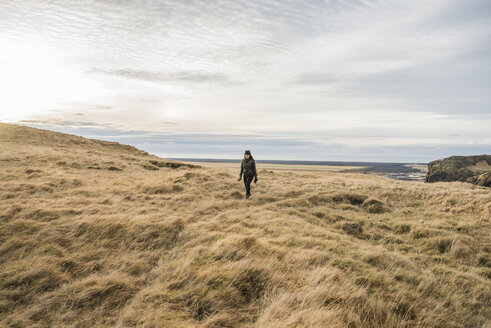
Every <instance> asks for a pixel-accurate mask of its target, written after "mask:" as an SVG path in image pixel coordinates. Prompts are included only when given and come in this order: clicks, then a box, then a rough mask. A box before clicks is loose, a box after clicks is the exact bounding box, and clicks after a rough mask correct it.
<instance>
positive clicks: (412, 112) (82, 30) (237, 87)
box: [0, 0, 491, 159]
mask: <svg viewBox="0 0 491 328" xmlns="http://www.w3.org/2000/svg"><path fill="white" fill-rule="evenodd" d="M26 17H29V19H26ZM490 17H491V5H490V4H489V1H487V0H472V1H458V0H422V1H417V2H407V1H403V0H395V1H390V2H388V1H375V0H359V1H346V0H343V1H341V0H331V1H270V0H257V1H229V2H215V1H199V0H183V1H181V0H162V1H160V0H153V1H145V2H132V1H116V0H114V1H96V0H89V1H86V2H83V3H81V2H80V1H74V0H65V1H60V0H55V1H50V2H49V3H48V2H43V1H35V2H30V3H27V2H26V3H24V2H14V1H4V2H0V47H2V48H5V49H9V51H4V52H2V53H0V68H2V67H4V68H9V67H16V69H15V70H11V71H12V76H14V77H15V76H17V75H18V74H17V68H18V69H22V68H25V67H27V68H29V69H26V70H25V72H24V73H25V74H24V75H22V76H25V77H29V76H30V75H29V74H34V75H36V74H37V75H39V76H35V77H36V78H35V79H27V81H42V83H43V85H44V83H46V85H45V89H46V90H48V91H49V90H55V92H51V93H49V95H46V93H45V92H39V91H38V92H37V93H36V92H35V90H36V88H35V84H33V82H31V83H30V85H31V86H32V90H31V91H26V90H20V91H19V92H17V93H15V94H18V95H25V94H27V95H30V96H29V97H26V99H31V98H32V101H29V102H20V103H18V102H17V100H16V99H14V98H13V97H10V101H11V102H10V104H11V105H16V106H2V112H1V113H0V119H3V120H5V119H15V120H32V121H37V123H36V124H39V125H41V124H45V125H46V126H50V127H55V128H64V129H74V130H77V129H78V130H77V131H80V132H82V131H83V133H87V134H88V135H89V134H91V133H92V134H93V131H98V133H101V134H102V133H104V135H105V136H108V137H110V136H114V137H118V136H121V135H120V134H118V133H117V132H116V131H123V132H122V133H129V132H128V131H146V132H145V133H143V132H141V136H142V137H141V138H140V137H136V134H134V133H132V134H131V136H133V137H134V138H132V139H127V141H128V142H141V145H142V146H144V147H157V148H158V143H159V142H161V141H162V140H172V141H171V143H172V145H174V146H172V147H178V146H179V145H180V146H182V147H183V148H182V152H184V153H186V154H191V153H192V152H193V151H195V152H196V154H198V153H200V152H201V151H203V153H205V154H206V149H208V150H210V152H209V154H216V156H218V154H220V152H221V150H220V149H221V146H220V145H222V146H223V145H229V146H227V147H230V148H227V149H228V150H227V152H228V153H233V151H232V150H233V149H234V148H233V147H239V146H240V145H243V144H241V141H240V140H241V139H240V138H238V139H234V138H233V137H231V136H233V135H234V133H237V134H238V135H241V136H243V138H244V139H245V140H249V139H250V138H251V136H258V138H259V137H260V139H254V140H255V141H254V142H257V147H258V150H259V149H261V148H262V149H264V150H266V149H268V152H265V153H264V155H265V156H266V155H267V154H269V153H271V154H273V153H275V154H276V153H278V155H275V156H280V155H279V153H281V154H284V156H285V158H286V156H290V155H287V154H290V153H289V152H288V149H289V147H290V149H292V148H291V147H293V149H295V155H293V154H292V155H291V156H298V157H300V158H299V159H302V157H305V156H314V157H315V156H319V157H322V156H325V157H330V156H338V158H337V159H342V158H339V156H346V157H350V159H352V158H351V156H352V155H353V154H358V155H359V156H369V155H370V154H369V153H367V152H365V151H364V150H363V149H366V150H367V151H371V152H374V153H376V154H379V155H378V156H380V157H381V158H389V157H391V156H392V155H391V154H396V155H395V156H401V158H402V157H404V156H406V157H410V156H415V157H418V156H420V155H421V154H426V153H425V152H428V155H424V156H427V157H431V156H430V152H431V151H433V152H434V153H435V154H437V153H438V154H440V153H441V152H439V151H438V149H446V150H445V151H455V152H465V151H464V150H465V149H466V148H465V147H468V148H467V149H468V150H469V151H470V150H472V151H479V150H481V149H483V148H482V147H484V148H485V147H486V146H487V147H488V149H489V147H490V146H491V142H490V140H491V132H490V131H489V128H488V127H489V126H490V125H491V116H490V115H489V108H490V105H491V96H490V93H489V92H488V91H487V89H488V88H489V85H490V83H491V71H490V67H491V57H490V56H489V53H490V51H491V37H490V36H491V18H490ZM18 46H19V47H18ZM16 49H17V50H16ZM26 49H27V50H29V49H32V50H33V51H25V50H26ZM39 49H42V50H43V52H42V54H43V56H42V57H40V56H39V55H38V53H37V52H36V51H34V50H39ZM16 51H17V52H16ZM30 53H32V56H29V54H30ZM31 57H32V58H31ZM19 58H20V59H19ZM40 58H41V59H42V60H41V59H40ZM21 59H22V60H21ZM29 60H32V61H33V62H32V63H31V65H26V64H29V63H28V62H29ZM44 61H48V62H49V64H50V65H47V66H43V65H44V64H45V63H44ZM2 65H3V66H2ZM12 65H13V66H12ZM36 67H46V69H44V70H39V72H38V73H36V69H35V68H36ZM54 67H58V70H59V72H72V73H73V74H72V73H71V74H61V73H60V74H58V75H56V76H50V74H49V73H50V72H52V68H54ZM31 69H32V71H31ZM2 77H3V78H4V79H5V86H6V87H8V86H10V85H11V84H12V83H11V81H10V79H7V78H5V75H2V76H1V77H0V84H1V82H2V80H1V79H2ZM55 80H56V81H55ZM23 81H24V80H22V81H20V82H22V83H18V85H19V87H20V86H22V85H26V84H25V83H23ZM50 82H53V85H54V86H58V87H61V86H63V88H62V89H63V90H64V91H63V92H59V91H58V89H57V88H51V87H50V86H51V84H49V83H50ZM54 82H56V83H54ZM33 94H36V95H37V96H39V98H41V100H43V101H42V102H40V101H37V98H33V97H32V95H33ZM7 98H8V97H7ZM61 98H63V99H62V100H63V101H62V100H60V99H61ZM1 101H2V100H1V99H0V105H2V102H1ZM21 105H22V106H21ZM4 108H5V109H4ZM9 108H13V109H9ZM19 108H29V110H26V111H25V114H22V115H20V114H18V112H19ZM76 113H80V114H83V116H82V117H80V118H84V122H82V121H80V122H79V121H76V120H73V118H74V114H76ZM82 129H84V130H82ZM103 131H106V132H107V133H106V132H103ZM159 132H161V133H168V134H172V135H181V137H179V138H178V137H172V136H168V134H162V138H160V137H158V138H157V137H155V135H158V133H159ZM214 134H219V135H220V136H221V137H218V136H217V137H216V138H217V139H216V140H215V139H213V140H215V141H213V142H211V141H210V142H207V140H212V139H209V138H212V137H209V136H212V135H214ZM164 136H165V137H164ZM198 136H199V137H198ZM152 138H156V139H152ZM166 138H167V139H166ZM169 138H170V139H169ZM173 138H174V139H173ZM186 138H189V139H186ZM196 138H204V139H203V140H204V141H203V143H199V142H200V141H199V140H197V139H196ZM143 140H144V141H143ZM186 140H189V143H187V142H186ZM227 140H231V141H230V142H231V143H230V144H229V143H228V141H227ZM250 140H253V139H250ZM259 140H262V141H259ZM154 141H155V142H154ZM397 145H399V146H400V149H398V148H397ZM432 145H438V147H440V148H434V147H432ZM466 145H467V146H466ZM476 145H477V146H476ZM479 145H480V146H479ZM200 147H201V148H200ZM275 147H276V148H277V150H275ZM445 147H447V148H445ZM476 147H477V148H476ZM479 147H481V148H479ZM157 148H155V149H157ZM224 149H225V148H224ZM174 152H175V153H177V152H178V149H177V148H175V149H174ZM309 154H311V155H309ZM314 154H315V155H314ZM317 154H318V155H317ZM343 154H344V155H343ZM214 156H215V155H214ZM353 156H354V155H353ZM421 156H422V155H421Z"/></svg>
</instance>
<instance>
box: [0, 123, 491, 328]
mask: <svg viewBox="0 0 491 328" xmlns="http://www.w3.org/2000/svg"><path fill="white" fill-rule="evenodd" d="M0 150H1V152H0V183H1V186H2V188H1V190H0V241H1V243H0V326H6V327H256V328H266V327H281V328H286V327H367V328H368V327H370V328H376V327H489V322H490V320H491V311H490V308H491V307H490V305H491V304H490V301H491V283H490V279H491V256H490V252H491V243H490V238H489V236H490V232H491V231H490V225H489V220H490V214H491V192H490V190H489V188H484V187H478V186H474V185H471V184H468V183H460V182H452V183H435V184H422V183H418V182H403V181H395V180H388V179H384V178H379V177H376V176H370V175H361V174H349V173H335V172H328V171H318V172H298V171H297V172H294V171H287V170H262V169H261V167H259V166H258V176H259V182H258V183H257V185H253V186H252V197H251V198H249V199H248V200H245V199H244V198H243V196H244V194H245V192H244V190H243V188H244V187H243V183H242V182H238V181H237V178H236V177H237V174H238V170H239V166H237V170H235V169H230V168H220V167H216V168H204V167H200V166H196V165H187V164H184V163H178V162H175V161H170V160H169V161H168V160H165V159H162V158H158V157H156V156H152V155H149V154H147V153H145V152H142V151H139V150H137V149H135V148H133V147H131V146H126V145H120V144H117V143H109V142H103V141H97V140H89V139H84V138H81V137H77V136H72V135H66V134H61V133H55V132H51V131H44V130H38V129H33V128H27V127H20V126H15V125H8V124H0ZM486 325H487V326H486Z"/></svg>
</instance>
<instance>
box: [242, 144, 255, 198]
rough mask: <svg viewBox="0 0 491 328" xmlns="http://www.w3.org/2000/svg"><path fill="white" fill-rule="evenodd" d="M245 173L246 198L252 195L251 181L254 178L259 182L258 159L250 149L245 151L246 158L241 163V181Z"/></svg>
mask: <svg viewBox="0 0 491 328" xmlns="http://www.w3.org/2000/svg"><path fill="white" fill-rule="evenodd" d="M242 173H244V185H245V188H246V199H247V198H249V196H250V195H251V181H252V178H254V183H256V182H257V172H256V161H254V158H253V157H252V155H251V151H250V150H246V151H245V152H244V158H243V159H242V163H241V164H240V174H239V181H240V179H241V178H242Z"/></svg>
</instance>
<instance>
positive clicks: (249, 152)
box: [244, 150, 254, 159]
mask: <svg viewBox="0 0 491 328" xmlns="http://www.w3.org/2000/svg"><path fill="white" fill-rule="evenodd" d="M246 154H249V156H250V157H251V159H254V157H252V154H251V151H250V150H246V151H245V152H244V157H245V155H246Z"/></svg>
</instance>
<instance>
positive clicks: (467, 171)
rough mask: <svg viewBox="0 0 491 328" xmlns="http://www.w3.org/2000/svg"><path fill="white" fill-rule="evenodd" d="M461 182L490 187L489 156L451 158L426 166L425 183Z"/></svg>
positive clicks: (490, 170) (490, 160)
mask: <svg viewBox="0 0 491 328" xmlns="http://www.w3.org/2000/svg"><path fill="white" fill-rule="evenodd" d="M439 181H463V182H470V183H473V184H476V185H478V186H484V187H491V155H478V156H451V157H448V158H444V159H439V160H436V161H433V162H431V163H429V164H428V173H427V175H426V179H425V182H439Z"/></svg>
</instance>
